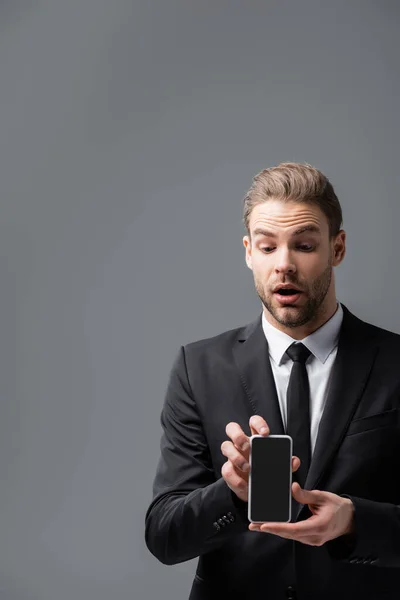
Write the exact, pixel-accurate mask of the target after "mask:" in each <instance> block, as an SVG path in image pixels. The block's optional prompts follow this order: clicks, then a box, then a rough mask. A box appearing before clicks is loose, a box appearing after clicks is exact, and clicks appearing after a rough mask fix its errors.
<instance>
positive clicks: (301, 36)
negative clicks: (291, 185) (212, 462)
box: [0, 0, 400, 600]
mask: <svg viewBox="0 0 400 600" xmlns="http://www.w3.org/2000/svg"><path fill="white" fill-rule="evenodd" d="M398 33H399V9H398V7H397V3H396V2H394V1H389V0H386V1H382V0H379V1H378V0H375V1H371V0H370V1H361V0H359V1H354V2H350V3H349V2H347V1H346V2H345V1H344V0H339V1H336V2H320V1H317V0H315V1H312V0H307V1H303V2H290V3H287V2H281V1H274V2H272V1H271V2H260V1H247V2H238V1H232V0H231V1H229V2H228V1H223V2H218V1H217V2H204V1H199V2H188V1H187V0H185V1H184V0H182V1H180V2H179V1H177V2H171V1H163V2H154V1H149V0H141V1H135V2H133V1H131V0H130V1H128V0H113V1H112V2H107V1H106V0H69V2H62V1H61V0H59V1H58V2H57V1H53V2H46V1H44V0H43V1H42V0H32V1H31V2H28V1H27V0H26V1H24V0H13V1H11V0H8V1H5V0H2V2H1V4H0V183H1V213H0V215H1V218H0V227H1V231H0V268H1V313H0V314H1V316H0V327H1V329H0V331H1V339H2V343H1V345H0V349H1V350H0V351H1V357H0V358H1V360H0V369H1V371H0V386H1V387H0V390H1V403H0V427H1V430H0V484H1V488H0V490H1V491H0V599H1V600H70V599H71V598H75V599H77V600H92V599H96V600H106V599H107V600H109V599H110V598H113V599H114V600H126V599H131V598H135V599H140V600H147V599H148V600H154V599H155V598H157V597H159V596H160V595H161V594H162V595H163V598H170V599H174V600H176V599H180V598H182V599H184V598H187V596H188V592H189V589H190V584H191V580H192V576H193V573H194V569H195V561H190V562H188V563H184V564H181V565H176V566H174V567H166V566H164V565H162V564H160V563H158V562H157V560H156V559H155V558H154V557H153V556H152V555H151V554H150V553H149V552H148V550H147V548H146V546H145V544H144V537H143V536H144V514H145V511H146V509H147V506H148V504H149V502H150V500H151V487H152V481H153V477H154V474H155V469H156V464H157V460H158V452H159V438H160V434H161V427H160V424H159V415H160V411H161V407H162V403H163V398H164V392H165V388H166V383H167V377H168V374H169V371H170V368H171V365H172V361H173V358H174V356H175V355H176V353H177V351H178V349H179V346H180V345H181V344H185V343H188V342H190V341H194V340H196V339H199V338H203V337H208V336H212V335H215V334H217V333H219V332H221V331H224V330H226V329H230V328H233V327H237V326H239V325H243V324H245V323H247V322H248V321H250V320H252V319H253V318H254V317H255V316H256V315H257V314H258V313H259V312H260V310H261V307H260V304H259V300H258V297H257V295H256V293H255V291H254V286H253V279H252V274H251V272H250V271H249V269H248V268H247V267H246V265H245V261H244V248H243V246H242V237H243V234H244V229H243V225H242V223H241V218H242V212H241V211H242V206H241V198H242V197H243V195H244V193H245V191H246V190H247V188H248V187H249V186H250V183H251V179H252V177H253V175H255V174H256V173H257V172H258V171H259V170H261V169H262V168H265V167H267V166H271V165H274V164H277V163H278V162H280V161H282V160H298V161H302V162H304V161H307V162H310V163H312V164H314V165H315V166H317V167H318V168H320V169H322V170H323V171H324V172H325V173H326V174H327V175H328V176H329V177H330V179H331V181H332V182H333V184H334V186H335V187H336V190H337V193H338V195H339V197H340V199H341V202H342V207H343V212H344V228H345V230H346V231H347V234H348V254H347V256H346V258H345V261H344V263H343V264H342V265H341V266H340V267H339V268H338V269H337V270H336V281H337V295H338V298H339V299H340V300H341V301H342V302H344V303H345V304H346V305H347V306H348V307H349V308H350V310H352V311H353V312H355V313H356V314H357V315H358V316H360V317H361V318H363V319H365V320H368V321H372V322H374V323H375V324H377V325H380V326H382V327H385V328H388V329H391V330H393V331H397V332H400V315H399V309H398V295H399V291H400V290H399V280H398V272H399V271H398V264H399V252H398V236H399V234H398V223H399V219H400V203H399V197H398V190H399V187H400V177H399V166H398V155H399V148H398V139H399V121H398V106H399V77H398V64H399V49H400V48H399V46H400V42H399V35H398Z"/></svg>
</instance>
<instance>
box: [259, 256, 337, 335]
mask: <svg viewBox="0 0 400 600" xmlns="http://www.w3.org/2000/svg"><path fill="white" fill-rule="evenodd" d="M331 279H332V261H331V259H329V262H328V265H327V267H326V269H325V270H324V271H323V272H322V273H321V275H319V276H318V277H316V278H315V279H314V280H313V281H312V282H311V284H309V285H308V286H305V285H302V284H301V283H300V282H299V283H296V281H294V280H293V281H292V280H290V281H285V283H287V284H290V283H291V284H293V285H294V286H296V285H298V287H299V288H300V289H302V290H303V293H305V294H307V300H306V302H305V304H303V305H302V306H294V305H290V304H288V305H286V307H283V308H284V309H289V310H284V312H283V314H282V308H278V307H275V306H273V304H272V298H273V292H271V293H270V294H269V295H267V294H266V293H265V291H264V289H263V286H262V284H261V282H260V281H259V280H257V279H256V278H254V283H255V287H256V292H257V294H258V297H259V298H260V300H261V302H262V303H263V305H264V306H265V308H266V309H267V310H268V312H269V313H270V314H271V315H272V316H273V317H274V319H275V320H276V321H277V322H278V323H280V324H281V325H283V326H285V327H290V328H294V327H301V326H302V325H305V324H306V323H309V322H310V321H313V320H314V319H316V318H317V317H318V316H319V312H318V311H319V309H320V307H321V305H322V303H323V301H324V299H325V297H326V295H327V293H328V290H329V286H330V284H331ZM307 288H308V289H307ZM293 309H294V310H293Z"/></svg>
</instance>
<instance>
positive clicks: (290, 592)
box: [286, 585, 297, 600]
mask: <svg viewBox="0 0 400 600" xmlns="http://www.w3.org/2000/svg"><path fill="white" fill-rule="evenodd" d="M286 598H287V600H296V598H297V595H296V590H295V589H294V587H293V586H292V585H289V586H288V587H287V588H286Z"/></svg>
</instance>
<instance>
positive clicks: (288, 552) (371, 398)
mask: <svg viewBox="0 0 400 600" xmlns="http://www.w3.org/2000/svg"><path fill="white" fill-rule="evenodd" d="M342 307H343V311H344V315H343V323H342V328H341V331H340V337H339V346H338V352H337V356H336V360H335V363H334V366H333V374H332V375H333V376H332V380H331V382H332V383H331V386H330V390H329V393H328V398H327V402H326V406H325V410H324V413H323V416H322V419H321V422H320V426H319V431H318V438H317V441H316V446H315V451H314V454H313V458H312V462H311V465H310V469H309V473H308V477H307V480H306V483H305V486H304V487H305V488H306V489H310V490H312V489H319V490H326V491H330V492H333V493H335V494H338V495H346V496H348V497H350V498H351V500H352V501H353V503H354V505H355V527H356V537H355V539H354V540H351V539H350V538H348V536H342V537H341V538H337V539H336V540H332V541H330V542H327V543H326V544H324V545H323V546H308V545H305V544H302V543H299V542H294V541H292V540H287V539H284V538H281V537H279V536H276V535H273V534H269V533H261V532H253V531H249V530H248V525H249V521H248V519H247V503H245V502H242V501H241V500H239V499H238V498H237V496H236V495H235V494H234V493H233V492H232V491H231V490H230V489H229V488H228V486H227V485H226V483H225V481H224V479H223V478H222V475H221V468H222V465H223V464H224V462H226V457H225V456H224V455H223V454H222V452H221V444H222V442H223V441H224V440H227V439H229V438H228V436H227V435H226V432H225V427H226V425H227V424H228V423H229V422H230V421H235V422H237V423H239V425H240V426H241V427H242V429H243V431H244V432H245V433H246V434H247V435H249V436H250V435H251V432H250V427H249V419H250V417H251V416H252V415H253V414H258V415H261V416H262V417H264V418H265V420H266V421H267V423H268V425H269V427H270V431H271V433H273V434H280V433H281V434H282V433H284V430H283V425H282V419H281V414H280V409H279V404H278V398H277V393H276V388H275V383H274V379H273V374H272V370H271V365H270V361H269V356H268V344H267V341H266V338H265V335H264V332H263V330H262V324H261V313H260V315H259V316H258V317H257V319H256V320H255V321H253V322H252V323H250V324H249V325H247V326H244V327H240V328H238V329H233V330H230V331H226V332H224V333H221V334H220V335H217V336H215V337H212V338H209V339H204V340H200V341H197V342H193V343H190V344H187V345H186V346H182V347H181V348H180V350H179V352H178V354H177V357H176V359H175V362H174V365H173V367H172V370H171V374H170V378H169V383H168V388H167V392H166V396H165V402H164V406H163V410H162V413H161V424H162V427H163V435H162V439H161V457H160V460H159V464H158V468H157V473H156V476H155V480H154V487H153V494H154V495H153V500H152V502H151V504H150V506H149V508H148V510H147V513H146V524H145V540H146V544H147V547H148V549H149V550H150V552H151V553H152V554H153V555H154V556H155V557H157V559H158V560H160V561H161V562H162V563H164V564H167V565H173V564H177V563H181V562H184V561H187V560H189V559H193V558H195V557H199V561H198V564H197V570H196V575H195V577H194V581H193V585H192V589H191V592H190V596H189V598H190V600H213V599H216V598H218V599H219V600H222V599H225V598H227V599H228V598H229V599H230V600H232V599H238V600H239V599H240V600H243V599H247V598H249V599H251V600H279V599H280V598H281V599H282V600H283V599H285V598H288V599H290V598H296V597H297V598H298V599H299V600H301V599H307V600H322V599H323V600H331V599H332V600H358V599H369V600H382V599H386V598H388V599H389V598H390V599H393V600H394V599H396V600H398V599H399V598H400V427H399V425H400V418H399V416H400V410H399V409H400V335H398V334H395V333H392V332H390V331H386V330H384V329H381V328H379V327H375V326H374V325H371V324H368V323H365V322H363V321H361V320H360V319H358V318H357V317H356V316H354V315H353V314H352V313H351V312H350V311H349V310H348V309H347V308H346V307H345V306H343V305H342ZM297 506H298V511H296V512H297V514H296V513H295V514H294V516H293V517H292V521H295V520H297V521H299V520H303V519H307V518H308V517H310V516H311V513H310V511H309V509H308V506H307V505H305V506H303V505H297Z"/></svg>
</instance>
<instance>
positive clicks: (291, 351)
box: [286, 342, 311, 364]
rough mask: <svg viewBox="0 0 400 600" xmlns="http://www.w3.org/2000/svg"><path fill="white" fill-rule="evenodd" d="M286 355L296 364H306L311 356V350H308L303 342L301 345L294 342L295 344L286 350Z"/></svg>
mask: <svg viewBox="0 0 400 600" xmlns="http://www.w3.org/2000/svg"><path fill="white" fill-rule="evenodd" d="M286 354H287V355H288V356H289V358H291V359H292V360H293V361H294V362H299V363H302V364H305V362H306V360H307V358H308V357H309V356H310V354H311V350H309V349H308V348H306V346H305V345H304V344H302V343H301V342H300V343H299V344H296V342H293V344H292V345H291V346H289V348H288V349H287V350H286Z"/></svg>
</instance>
